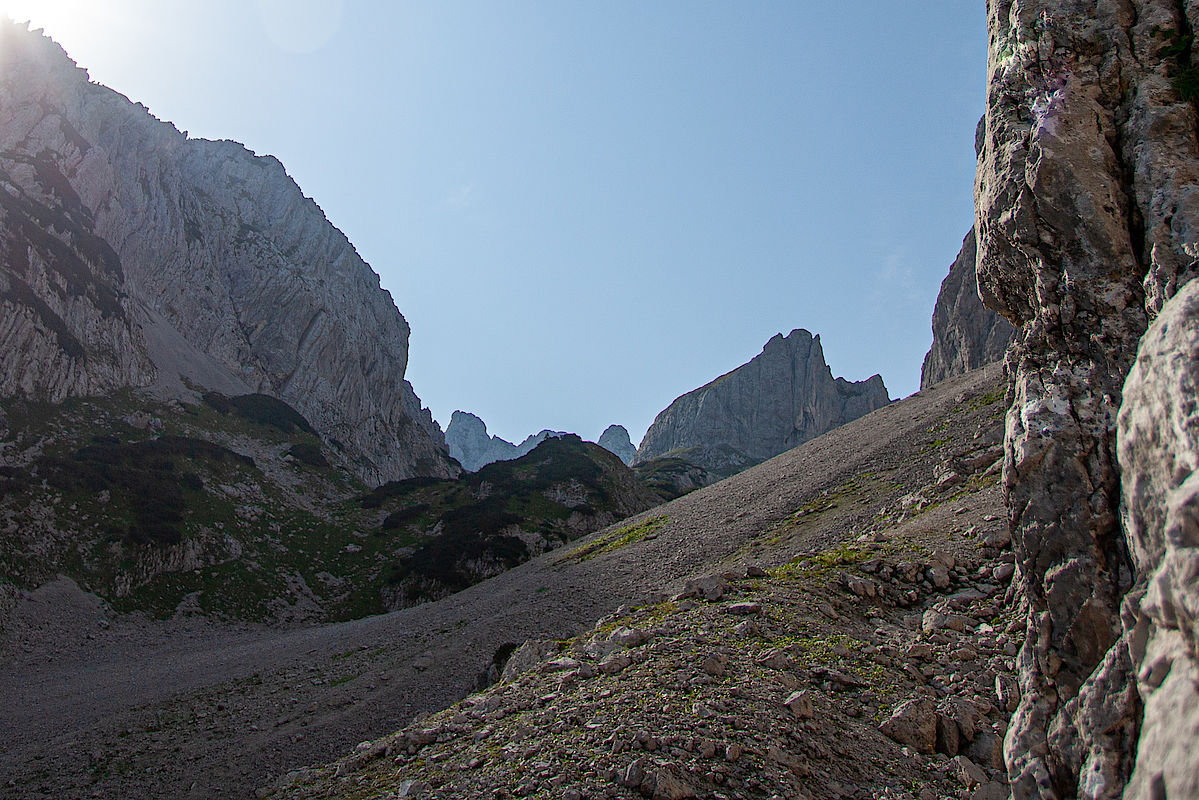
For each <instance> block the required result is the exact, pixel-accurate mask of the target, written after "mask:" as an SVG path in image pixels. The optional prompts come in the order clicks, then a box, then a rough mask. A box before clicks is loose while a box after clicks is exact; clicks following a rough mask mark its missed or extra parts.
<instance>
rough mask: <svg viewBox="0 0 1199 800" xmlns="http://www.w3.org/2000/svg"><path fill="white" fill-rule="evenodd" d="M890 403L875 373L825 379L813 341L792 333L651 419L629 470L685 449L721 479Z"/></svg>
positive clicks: (820, 353)
mask: <svg viewBox="0 0 1199 800" xmlns="http://www.w3.org/2000/svg"><path fill="white" fill-rule="evenodd" d="M889 402H890V399H889V398H888V396H887V388H886V387H885V386H884V385H883V379H882V378H881V377H879V376H878V375H875V376H873V377H871V378H869V379H867V380H865V381H859V382H857V383H851V382H849V381H847V380H845V379H844V378H835V379H834V378H833V375H832V371H831V370H830V369H829V368H828V365H826V364H825V363H824V351H823V350H822V348H821V346H820V337H819V336H812V334H810V333H809V332H807V331H805V330H802V329H801V330H794V331H792V332H791V333H790V335H788V336H787V337H786V338H784V337H783V336H782V334H778V335H776V336H775V337H774V338H772V339H771V340H770V341H769V342H767V343H766V346H765V347H764V348H763V349H762V352H761V353H760V354H759V355H758V356H756V357H755V358H754V359H753V360H751V361H750V362H749V363H748V364H744V365H742V366H740V367H738V368H737V369H735V370H733V371H732V372H729V373H727V374H725V375H722V376H721V377H719V378H717V379H716V380H714V381H712V382H711V383H709V384H708V385H706V386H701V387H700V388H698V389H696V390H694V391H692V392H688V393H687V394H685V395H683V396H682V397H680V398H678V399H677V400H675V401H674V402H673V403H671V404H670V406H669V407H668V408H666V410H665V411H663V412H661V413H660V414H658V416H657V418H655V419H654V423H653V425H651V426H650V428H649V430H648V431H647V432H646V434H645V438H644V439H643V440H642V442H641V447H640V448H639V449H638V450H637V457H636V459H635V460H634V462H633V463H634V464H640V463H644V462H647V461H649V460H651V459H654V458H658V457H660V456H664V455H666V454H667V453H671V452H676V451H682V450H689V451H690V452H689V455H688V457H687V460H688V461H690V462H691V463H695V464H697V465H699V466H702V467H704V468H705V469H709V470H712V471H714V472H717V473H720V474H724V475H728V474H731V473H732V472H736V471H739V470H740V469H744V468H745V467H747V466H750V465H752V464H756V463H759V462H761V461H765V460H766V459H768V458H771V457H773V456H776V455H778V454H779V453H782V452H784V451H785V450H789V449H791V448H792V447H795V446H797V445H799V444H802V443H803V442H806V441H808V440H809V439H814V438H815V437H817V436H819V435H821V434H822V433H826V432H827V431H830V430H832V429H833V428H835V427H837V426H838V425H842V424H844V423H846V422H849V421H850V420H854V419H857V418H858V417H860V416H862V415H864V414H868V413H870V412H871V411H874V410H875V409H877V408H881V407H882V406H884V405H886V404H887V403H889Z"/></svg>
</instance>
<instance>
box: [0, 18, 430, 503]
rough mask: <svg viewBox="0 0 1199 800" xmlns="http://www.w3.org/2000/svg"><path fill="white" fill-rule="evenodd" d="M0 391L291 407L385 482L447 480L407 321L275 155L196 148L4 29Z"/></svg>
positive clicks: (361, 470) (365, 474) (230, 145)
mask: <svg viewBox="0 0 1199 800" xmlns="http://www.w3.org/2000/svg"><path fill="white" fill-rule="evenodd" d="M0 187H2V188H3V191H2V192H0V215H2V217H0V253H2V256H3V265H2V268H0V309H2V312H0V351H2V352H3V353H4V359H3V363H2V366H0V396H11V395H21V396H28V397H36V398H40V399H45V400H50V401H59V400H62V399H64V398H66V397H71V396H79V395H89V394H104V393H108V392H111V391H113V390H114V389H117V388H120V387H135V388H141V389H151V390H154V392H155V393H156V394H158V395H159V396H160V397H184V396H191V397H194V394H192V392H191V388H189V385H188V384H190V385H191V386H198V387H201V388H206V389H213V390H217V391H221V392H224V393H226V394H246V393H251V392H261V393H266V394H270V395H273V396H276V397H279V398H281V399H283V400H285V401H286V402H288V403H290V404H291V405H293V406H294V407H295V408H296V409H298V410H299V411H300V412H301V413H302V414H303V415H304V416H305V417H306V418H307V419H308V420H310V421H311V422H312V424H313V426H314V427H315V428H316V430H317V431H319V432H320V434H321V436H322V437H323V438H324V439H325V440H326V441H328V442H330V443H334V445H335V447H336V448H339V457H340V458H341V459H343V460H344V461H345V462H346V463H347V464H350V465H352V466H353V467H354V469H355V471H356V472H357V473H358V474H359V475H360V476H361V477H362V478H364V479H366V480H368V481H370V482H373V483H378V482H381V481H384V480H388V479H394V478H402V477H407V476H412V475H441V476H449V475H451V474H452V473H453V471H454V467H453V465H452V464H451V462H450V461H449V459H448V456H447V454H446V452H445V449H444V447H443V443H442V438H441V433H440V430H439V429H438V428H437V426H436V425H435V424H434V423H433V420H432V418H431V416H430V415H429V413H428V412H427V411H426V410H424V409H422V408H421V405H420V401H419V400H418V399H417V397H416V395H415V393H414V392H413V390H412V387H411V386H410V385H409V384H408V383H407V382H406V381H405V380H404V372H405V369H406V367H407V355H408V325H407V323H406V322H405V321H404V318H403V317H402V316H401V315H400V314H399V312H398V311H397V310H396V308H395V305H394V304H393V303H392V300H391V297H390V296H389V295H388V293H387V292H386V291H384V290H382V289H381V288H380V286H379V278H378V276H377V275H376V274H375V273H374V272H372V271H371V269H370V267H369V266H368V265H367V264H366V263H365V262H364V261H363V260H362V259H361V258H360V257H359V256H358V254H357V252H355V250H354V247H353V246H352V245H351V244H350V242H349V241H348V240H347V239H346V237H345V236H344V235H343V234H342V233H341V232H340V231H339V230H337V229H336V228H335V227H333V225H332V224H330V223H329V221H328V220H327V219H326V218H325V216H324V214H323V213H322V212H321V210H320V208H319V207H317V205H316V204H315V203H314V202H313V201H312V200H311V199H309V198H307V197H305V196H304V195H303V194H302V193H301V191H300V189H299V187H298V186H297V185H296V184H295V182H294V181H292V179H291V178H290V177H288V175H287V173H286V172H285V171H284V169H283V166H282V164H280V163H279V162H278V161H277V160H276V159H274V158H271V157H269V156H256V155H254V154H253V153H251V152H250V151H248V150H247V149H245V148H244V147H242V146H241V145H239V144H236V143H234V142H227V141H219V142H214V141H205V140H197V139H190V138H188V136H187V134H186V133H182V132H180V131H178V130H176V129H175V128H174V127H173V126H172V125H170V124H168V123H165V122H161V121H159V120H157V119H155V118H154V117H153V116H151V115H150V114H149V113H148V111H147V110H146V109H145V108H144V107H143V106H140V105H135V104H133V103H131V102H130V101H129V100H128V99H126V98H125V97H124V96H122V95H120V94H117V93H116V92H114V91H112V90H111V89H108V88H106V87H104V86H100V85H98V84H95V83H91V82H90V81H89V80H88V75H87V72H86V71H84V70H83V69H80V68H78V67H76V65H75V63H74V62H73V61H71V60H70V59H69V58H68V57H67V55H66V54H65V53H64V52H63V50H62V48H60V47H59V46H58V45H56V44H55V43H54V42H52V41H51V40H49V39H48V38H46V37H44V36H42V35H41V34H40V33H39V32H30V31H28V30H27V29H26V28H25V27H19V26H16V25H14V24H11V23H4V24H3V25H2V26H0Z"/></svg>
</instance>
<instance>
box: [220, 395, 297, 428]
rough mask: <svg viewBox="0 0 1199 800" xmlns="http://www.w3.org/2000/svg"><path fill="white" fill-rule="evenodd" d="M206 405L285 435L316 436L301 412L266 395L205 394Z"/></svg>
mask: <svg viewBox="0 0 1199 800" xmlns="http://www.w3.org/2000/svg"><path fill="white" fill-rule="evenodd" d="M202 397H203V399H204V403H205V405H208V406H210V407H211V408H214V409H216V410H217V411H219V412H221V413H222V414H229V415H233V416H238V417H241V418H242V419H246V420H249V421H250V422H256V423H258V424H259V425H269V426H271V427H272V428H278V429H279V430H281V431H283V432H284V433H294V432H296V431H301V432H303V433H312V434H315V433H316V431H315V430H313V428H312V426H311V425H310V424H308V420H306V419H304V415H302V414H301V413H300V412H299V411H296V410H295V409H294V408H292V407H291V406H289V405H288V404H287V403H285V402H283V401H282V400H279V399H278V398H275V397H271V396H270V395H266V394H243V395H238V396H237V397H226V396H225V395H223V394H221V393H220V392H205V393H204V394H203V395H202Z"/></svg>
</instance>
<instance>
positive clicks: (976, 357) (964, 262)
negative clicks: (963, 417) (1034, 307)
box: [920, 228, 1015, 389]
mask: <svg viewBox="0 0 1199 800" xmlns="http://www.w3.org/2000/svg"><path fill="white" fill-rule="evenodd" d="M977 252H978V248H977V247H976V244H975V238H974V229H973V228H971V229H970V232H969V233H967V234H966V238H965V240H964V241H963V242H962V250H961V252H959V253H958V257H957V259H956V260H955V261H954V262H953V264H952V266H950V268H949V274H948V275H947V276H946V277H945V280H944V281H942V282H941V292H940V294H938V295H937V304H936V306H935V307H934V308H933V345H932V347H931V348H929V351H928V354H927V355H925V357H924V367H923V368H922V369H921V370H920V388H921V389H925V388H927V387H929V386H932V385H933V384H935V383H940V382H941V381H943V380H945V379H946V378H949V377H951V376H953V375H963V374H965V373H967V372H969V371H970V370H972V369H977V368H978V367H981V366H983V365H984V364H990V363H991V362H992V361H1002V360H1003V353H1004V351H1005V350H1007V346H1008V343H1009V342H1010V341H1011V340H1012V336H1013V335H1014V334H1015V330H1014V329H1013V328H1012V325H1011V323H1010V322H1008V321H1007V320H1006V319H1004V318H1003V317H1001V316H999V315H998V314H996V313H995V312H994V311H991V310H990V309H988V308H986V307H985V306H984V305H983V303H982V300H981V299H980V298H979V296H978V277H977V275H976V274H975V271H974V259H975V255H976V253H977Z"/></svg>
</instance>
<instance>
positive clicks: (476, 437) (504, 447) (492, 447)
mask: <svg viewBox="0 0 1199 800" xmlns="http://www.w3.org/2000/svg"><path fill="white" fill-rule="evenodd" d="M567 435H569V434H567V432H566V431H551V430H549V429H545V430H541V431H538V432H537V433H534V434H530V435H529V436H526V437H525V439H524V441H522V442H521V443H520V444H512V442H510V441H508V440H507V439H501V438H500V437H498V436H492V435H490V434H488V433H487V423H485V422H483V420H482V419H480V418H479V417H477V416H475V415H474V414H471V413H470V412H467V411H455V412H454V413H453V414H452V415H451V416H450V424H449V425H447V426H446V428H445V443H446V447H447V448H448V449H449V453H450V456H452V457H453V458H454V459H455V460H457V462H458V463H459V464H461V465H462V468H463V469H464V470H466V471H467V472H478V471H479V470H480V469H482V468H483V467H485V466H487V465H488V464H493V463H495V462H496V461H511V460H512V459H514V458H520V457H521V456H524V455H528V454H529V453H531V452H533V449H534V448H535V447H537V445H539V444H541V443H542V442H544V441H545V440H546V439H548V438H550V437H551V436H567Z"/></svg>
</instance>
